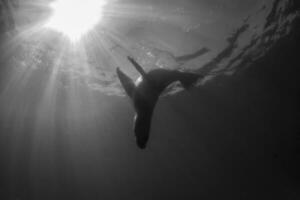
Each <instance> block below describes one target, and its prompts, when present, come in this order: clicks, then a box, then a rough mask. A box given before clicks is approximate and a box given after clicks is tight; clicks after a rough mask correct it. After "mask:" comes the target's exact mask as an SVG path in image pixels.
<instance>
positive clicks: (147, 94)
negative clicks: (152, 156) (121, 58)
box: [116, 57, 203, 149]
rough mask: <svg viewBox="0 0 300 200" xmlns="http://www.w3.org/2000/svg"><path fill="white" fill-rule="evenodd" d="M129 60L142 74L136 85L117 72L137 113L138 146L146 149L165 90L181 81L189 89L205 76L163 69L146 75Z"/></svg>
mask: <svg viewBox="0 0 300 200" xmlns="http://www.w3.org/2000/svg"><path fill="white" fill-rule="evenodd" d="M128 60H129V61H130V62H131V63H132V64H133V66H134V67H135V68H136V70H137V71H138V72H139V73H140V74H141V77H139V78H138V79H137V81H136V82H135V83H134V82H133V80H132V79H130V78H129V77H128V76H127V75H126V74H125V73H124V72H122V71H121V70H120V68H117V70H116V71H117V75H118V77H119V79H120V82H121V84H122V86H123V88H124V90H125V92H126V93H127V95H128V96H129V97H130V98H131V100H132V102H133V106H134V108H135V111H136V114H135V117H134V133H135V137H136V143H137V146H138V147H139V148H141V149H144V148H146V144H147V141H148V139H149V133H150V128H151V119H152V114H153V110H154V107H155V105H156V102H157V101H158V98H159V96H160V95H161V93H162V92H163V91H164V90H165V88H166V87H167V86H169V85H170V84H171V83H173V82H176V81H179V82H180V83H181V84H182V85H183V87H184V88H185V89H188V88H190V87H191V86H193V85H194V84H195V83H196V82H197V80H198V79H199V78H203V76H202V75H199V74H194V73H188V72H181V71H178V70H168V69H161V68H159V69H154V70H151V71H149V72H148V73H146V72H145V71H144V70H143V68H142V67H141V66H140V65H139V64H138V63H137V62H136V61H135V60H134V59H133V58H132V57H128Z"/></svg>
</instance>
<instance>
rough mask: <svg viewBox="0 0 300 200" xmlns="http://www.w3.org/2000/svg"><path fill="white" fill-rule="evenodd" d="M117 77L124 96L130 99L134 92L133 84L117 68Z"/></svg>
mask: <svg viewBox="0 0 300 200" xmlns="http://www.w3.org/2000/svg"><path fill="white" fill-rule="evenodd" d="M117 75H118V77H119V80H120V82H121V84H122V86H123V88H124V90H125V92H126V94H127V95H128V96H129V97H131V98H132V96H133V93H134V90H135V85H134V82H133V81H132V80H131V79H130V78H129V77H128V76H127V75H126V74H125V73H124V72H122V71H121V70H120V69H119V68H117Z"/></svg>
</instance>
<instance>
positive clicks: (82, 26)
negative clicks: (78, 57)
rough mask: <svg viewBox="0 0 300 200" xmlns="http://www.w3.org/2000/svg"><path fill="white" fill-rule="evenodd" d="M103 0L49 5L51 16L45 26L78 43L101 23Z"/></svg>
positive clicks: (61, 1)
mask: <svg viewBox="0 0 300 200" xmlns="http://www.w3.org/2000/svg"><path fill="white" fill-rule="evenodd" d="M104 5H105V1H104V0H100V1H99V0H85V1H82V0H57V1H55V2H53V3H52V4H51V8H52V10H53V14H52V16H51V18H50V20H49V22H48V23H47V24H46V27H49V28H52V29H54V30H56V31H59V32H61V33H63V34H64V35H66V36H67V37H68V38H69V39H70V40H71V41H73V42H75V41H78V40H79V39H80V38H81V37H82V36H83V35H85V34H86V33H87V32H89V31H90V30H91V29H93V28H94V27H95V25H96V24H97V23H99V22H100V21H101V18H102V14H103V13H102V11H103V6H104Z"/></svg>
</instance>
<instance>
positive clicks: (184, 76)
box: [178, 72, 203, 89]
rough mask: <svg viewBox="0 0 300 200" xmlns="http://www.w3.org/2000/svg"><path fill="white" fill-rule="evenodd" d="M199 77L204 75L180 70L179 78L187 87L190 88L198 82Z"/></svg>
mask: <svg viewBox="0 0 300 200" xmlns="http://www.w3.org/2000/svg"><path fill="white" fill-rule="evenodd" d="M199 78H203V76H202V75H200V74H194V73H188V72H180V74H179V78H178V79H179V81H180V83H181V84H182V86H183V87H184V88H185V89H189V88H191V87H192V86H194V85H195V84H196V83H197V81H198V80H199Z"/></svg>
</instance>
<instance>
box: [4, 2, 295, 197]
mask: <svg viewBox="0 0 300 200" xmlns="http://www.w3.org/2000/svg"><path fill="white" fill-rule="evenodd" d="M124 2H125V3H124V4H125V5H126V3H131V4H133V3H136V4H137V5H139V7H141V5H143V3H144V4H145V5H144V6H149V5H153V6H154V7H155V8H156V9H160V10H163V11H165V10H168V9H170V7H172V6H170V7H168V3H169V2H167V1H140V3H138V2H136V1H124ZM186 2H187V3H186ZM222 2H223V1H217V0H216V1H184V2H183V1H176V2H175V1H174V5H178V6H180V7H183V8H186V9H188V11H190V12H191V11H192V9H193V7H195V8H198V7H203V8H207V9H208V8H212V7H213V8H214V12H216V13H217V15H218V16H222V17H220V18H222V19H223V18H224V16H227V17H226V18H225V20H226V21H229V19H230V20H233V19H234V18H239V19H240V18H243V17H244V16H243V14H244V13H246V12H248V11H249V13H252V15H251V16H256V15H254V14H253V13H255V12H256V11H257V9H256V8H257V7H258V8H261V9H262V10H265V12H264V13H265V15H263V16H264V18H263V19H264V20H263V21H261V20H258V19H257V20H256V19H255V17H250V18H249V19H248V21H247V20H245V21H244V22H243V23H241V21H240V20H238V22H233V21H234V20H233V21H230V24H231V23H232V24H234V27H235V29H234V30H235V31H233V32H232V29H231V28H230V30H229V33H231V34H229V36H230V35H231V37H229V36H228V34H227V32H226V31H225V29H223V28H224V27H222V28H221V29H222V30H223V31H224V32H219V31H213V29H209V31H207V30H206V31H207V32H206V33H205V34H206V35H211V37H212V38H217V37H218V36H219V35H218V34H221V35H222V36H224V37H223V39H222V41H220V43H219V42H218V41H215V40H214V39H212V41H213V42H211V41H210V40H209V39H205V38H206V37H203V38H202V37H201V41H202V40H203V41H206V43H205V45H199V46H197V45H195V46H194V47H193V48H191V49H190V51H188V50H186V49H188V47H187V46H190V45H187V46H184V45H182V48H183V49H185V50H181V49H180V48H179V47H178V46H180V45H179V44H177V45H175V44H174V46H172V47H168V48H167V47H166V46H168V45H170V44H173V43H172V42H173V41H174V39H170V41H169V40H168V39H167V38H166V37H165V35H166V33H167V35H170V38H171V37H172V36H173V34H170V29H171V28H170V26H168V27H166V29H160V28H159V26H160V25H157V24H156V23H153V24H152V26H155V28H151V26H150V28H149V26H148V25H147V26H145V25H143V24H144V23H146V22H139V24H141V25H139V27H140V28H141V29H142V30H141V29H140V30H137V28H136V27H137V24H135V23H133V25H130V28H129V29H133V30H127V29H126V28H123V29H122V30H123V32H124V33H125V32H130V31H132V32H133V33H135V34H136V35H135V36H134V37H133V36H132V37H133V39H130V40H131V41H130V44H135V42H136V41H140V40H142V39H145V38H147V40H146V42H145V41H144V42H143V43H142V44H141V45H140V44H139V45H137V46H134V45H133V46H130V45H129V46H130V47H128V48H129V50H128V51H131V52H133V53H134V54H135V53H136V52H140V54H136V57H137V58H138V59H139V60H140V61H143V60H144V61H145V62H144V64H145V66H148V65H147V63H148V64H149V63H151V62H154V61H153V60H151V59H149V60H147V56H146V55H145V54H143V52H142V51H139V50H141V49H142V47H144V49H146V50H145V52H148V53H149V52H152V53H153V52H154V54H155V52H156V53H157V52H158V53H157V54H155V55H156V58H157V59H158V60H159V59H162V58H164V59H166V60H167V61H166V62H165V63H167V64H165V65H166V66H163V67H171V68H172V67H174V68H178V67H177V63H176V62H177V61H176V59H175V57H176V56H177V55H178V56H179V55H184V54H186V53H187V52H192V51H193V50H197V49H199V48H202V47H203V46H206V47H208V48H210V49H211V52H210V53H212V52H213V53H212V54H208V55H206V56H207V58H206V59H207V60H205V58H204V57H203V60H201V59H202V57H201V59H200V60H197V61H191V62H192V64H189V65H183V66H182V67H183V68H184V69H188V70H193V71H196V72H199V73H200V72H201V73H209V72H211V71H214V70H215V71H220V72H221V73H220V75H218V76H216V77H209V78H208V79H209V81H208V80H207V81H205V82H202V83H199V86H198V87H197V88H194V89H192V90H191V91H189V92H181V93H176V94H174V95H169V96H166V97H163V98H161V99H160V101H159V103H158V105H157V107H156V109H155V113H154V117H153V123H152V129H151V136H150V141H149V144H148V147H147V149H146V150H144V151H141V150H139V149H138V148H137V147H136V144H135V141H134V138H133V132H132V119H133V109H132V107H131V104H130V102H129V100H128V99H127V98H125V97H122V96H119V95H120V94H121V93H120V91H121V90H120V86H119V85H118V84H117V83H115V82H116V81H117V79H115V77H114V76H113V70H114V68H109V67H108V68H107V69H102V68H101V70H103V75H102V76H100V75H99V76H98V75H97V76H96V78H95V79H96V80H95V82H91V77H89V78H87V76H89V75H86V74H85V73H84V72H82V71H80V70H82V69H79V68H78V69H77V68H76V66H75V69H76V70H74V68H71V69H70V70H68V68H67V69H63V70H60V69H61V68H59V67H53V66H58V65H55V60H53V59H51V58H53V57H51V55H52V56H53V54H49V52H51V51H50V50H49V49H47V50H43V49H44V48H50V49H51V48H53V49H54V50H55V49H56V48H60V47H59V45H58V46H57V47H51V45H52V44H61V43H54V42H53V41H52V42H49V41H48V42H45V43H41V42H39V41H43V40H44V39H45V36H41V37H40V38H38V39H37V38H33V40H34V41H32V40H24V38H23V37H21V40H20V38H17V39H16V38H15V36H14V34H17V33H11V32H9V33H8V34H7V33H6V29H5V33H4V32H3V34H2V35H3V37H2V39H1V41H2V47H1V52H2V55H1V69H0V70H1V71H0V89H1V90H0V92H1V93H0V198H1V199H5V200H6V199H8V200H9V199H14V200H15V199H29V200H34V199H39V200H40V199H42V200H47V199H49V200H50V199H221V198H222V199H299V197H300V193H299V186H300V174H299V167H300V166H299V164H298V163H300V162H299V161H300V148H299V145H300V127H299V118H300V107H299V102H300V99H299V98H300V88H299V87H300V86H299V85H300V84H299V79H298V71H299V70H298V67H299V61H298V57H299V55H298V54H299V53H298V52H300V49H299V44H300V43H299V41H300V38H299V36H300V29H299V28H300V23H299V19H298V18H297V17H295V18H293V20H291V21H290V22H289V23H288V22H287V21H285V19H288V17H287V16H294V15H295V14H296V13H297V12H299V3H297V1H277V0H276V1H270V2H267V1H266V3H265V4H266V7H264V6H263V5H260V4H259V3H257V4H256V3H250V1H245V2H244V4H241V5H240V3H239V1H230V2H232V4H230V5H227V4H225V3H222ZM251 2H252V1H251ZM131 4H130V5H131ZM148 4H149V5H148ZM193 5H194V6H193ZM232 5H235V7H234V6H233V7H234V9H235V10H236V12H230V10H231V9H232V8H231V6H232ZM246 5H249V6H246ZM197 6H198V7H197ZM278 6H283V7H278ZM174 7H177V6H174ZM172 8H173V7H172ZM160 10H157V12H161V11H160ZM203 10H206V9H203ZM179 11H180V12H182V10H180V9H179ZM179 11H178V12H179ZM194 12H195V13H197V12H196V11H194ZM203 12H204V11H203ZM42 13H43V12H42ZM164 13H165V12H164ZM41 15H43V14H41ZM45 15H46V14H45ZM162 16H163V15H162ZM175 16H178V15H177V14H176V15H175ZM196 19H198V16H197V17H196ZM199 19H200V18H199ZM180 20H182V18H180V17H179V18H175V20H174V23H175V24H176V25H178V26H176V27H177V28H178V27H180V26H181V25H182V24H186V22H187V21H183V22H182V21H180ZM251 20H252V21H251ZM196 21H197V20H196ZM217 21H218V20H217ZM29 22H31V21H29ZM29 22H28V23H29ZM250 22H251V23H250ZM254 22H257V23H254ZM18 23H21V22H18V21H16V24H17V25H18ZM22 23H25V22H22ZM32 23H33V22H32ZM219 23H220V22H219ZM219 23H217V24H212V25H210V26H208V25H207V28H208V27H215V26H217V25H220V24H219ZM222 23H223V22H222ZM235 23H237V24H235ZM167 24H169V25H170V24H171V22H170V21H167ZM253 24H261V25H262V27H258V28H257V29H255V30H257V31H254V36H253V35H251V34H250V33H253V29H249V27H250V28H251V27H252V28H253V26H254V25H253ZM118 25H119V24H117V23H116V24H114V26H116V27H118ZM18 26H21V25H20V24H19V25H18ZM18 26H17V27H18ZM120 26H121V25H120ZM157 26H158V28H157ZM147 28H148V29H151V30H152V31H154V30H156V29H158V30H161V31H162V32H164V31H166V33H161V32H160V33H153V32H151V30H148V29H147ZM260 28H261V29H260ZM125 29H126V30H125ZM145 29H146V30H145ZM195 29H196V30H194V32H193V31H192V33H193V34H194V35H196V36H197V37H200V36H199V34H198V32H197V31H199V32H201V31H202V30H198V29H197V28H195ZM216 30H217V28H216ZM250 30H251V31H250ZM258 30H260V31H258ZM287 30H288V31H287ZM149 31H150V33H149ZM144 32H146V33H147V34H146V33H144ZM203 32H205V31H203ZM215 32H217V33H215ZM196 33H197V34H196ZM178 34H179V35H180V34H182V33H181V32H180V31H178V29H176V31H175V32H174V35H178ZM203 34H204V33H203ZM243 34H246V35H247V34H249V35H248V36H247V37H246V35H243ZM242 35H243V36H242ZM196 36H195V38H197V37H196ZM124 37H125V36H124ZM173 37H175V39H176V37H178V38H180V40H182V41H185V40H184V39H185V37H184V36H173ZM241 37H245V39H241ZM12 38H13V39H12ZM46 38H49V37H46ZM125 38H126V37H125ZM149 38H150V39H149ZM151 38H154V39H161V41H163V42H164V43H163V44H164V45H163V46H156V43H154V45H153V44H152V43H151V41H152V39H151ZM224 38H225V39H224ZM249 38H250V39H249ZM35 39H37V40H38V41H35ZM52 39H53V40H56V41H57V40H60V39H57V37H56V36H55V37H54V36H53V38H52ZM127 39H128V38H127ZM187 40H191V41H190V43H189V44H191V43H195V40H197V39H195V40H192V39H187ZM199 40H200V39H199ZM223 40H224V41H223ZM11 41H17V42H11ZM20 41H23V42H21V43H20ZM209 41H210V42H209ZM35 42H36V43H35ZM49 43H50V44H51V45H50V46H49ZM63 43H64V42H63ZM149 43H150V44H151V45H152V46H150V47H149ZM184 43H185V42H184ZM221 43H222V44H221ZM20 44H21V45H20ZM25 44H26V45H25ZM160 44H162V43H160ZM47 45H48V46H47ZM143 45H144V46H143ZM210 45H211V46H210ZM146 47H147V48H146ZM212 47H214V48H212ZM135 48H137V49H138V51H136V50H134V49H135ZM140 48H141V49H140ZM27 50H28V51H27ZM149 50H150V51H149ZM91 51H92V50H91ZM24 52H25V53H27V54H24ZM45 52H46V53H45ZM80 52H81V51H79V53H80ZM53 53H55V52H53ZM73 53H74V52H73ZM77 53H78V52H75V53H74V54H75V55H77ZM70 54H72V52H71V53H70V52H69V53H68V55H66V59H68V56H70V57H69V58H74V57H72V56H73V55H70ZM122 55H123V50H122V52H121V53H120V56H122ZM43 56H44V57H43ZM54 57H55V56H54ZM150 57H151V56H150ZM144 58H145V59H144ZM148 58H149V56H148ZM174 59H175V61H174ZM69 60H72V59H69ZM40 61H42V63H40ZM68 62H69V61H68ZM72 62H73V64H74V65H78V63H79V64H82V63H84V62H85V61H84V60H81V58H79V59H78V60H73V61H72ZM103 62H107V63H109V62H110V61H103ZM155 62H156V61H155ZM156 63H157V62H156ZM174 63H175V64H174ZM103 65H104V64H103ZM149 65H150V64H149ZM195 66H196V67H195ZM128 70H129V71H130V69H129V67H128ZM76 71H77V72H78V73H76ZM129 71H128V72H129ZM231 71H234V72H235V73H233V74H232V73H230V72H231ZM94 72H97V74H98V73H99V70H96V71H94ZM110 73H111V74H110ZM62 74H63V75H62ZM65 74H68V75H67V76H66V75H65ZM70 74H71V75H70ZM229 74H230V75H229ZM132 75H133V76H134V73H132ZM87 80H88V81H87ZM91 83H95V85H94V88H93V89H91V86H93V84H91ZM99 86H101V88H102V89H99ZM95 88H98V89H95ZM103 88H104V89H103ZM175 89H176V88H175ZM100 91H101V92H100ZM107 94H116V95H112V96H108V95H107Z"/></svg>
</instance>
